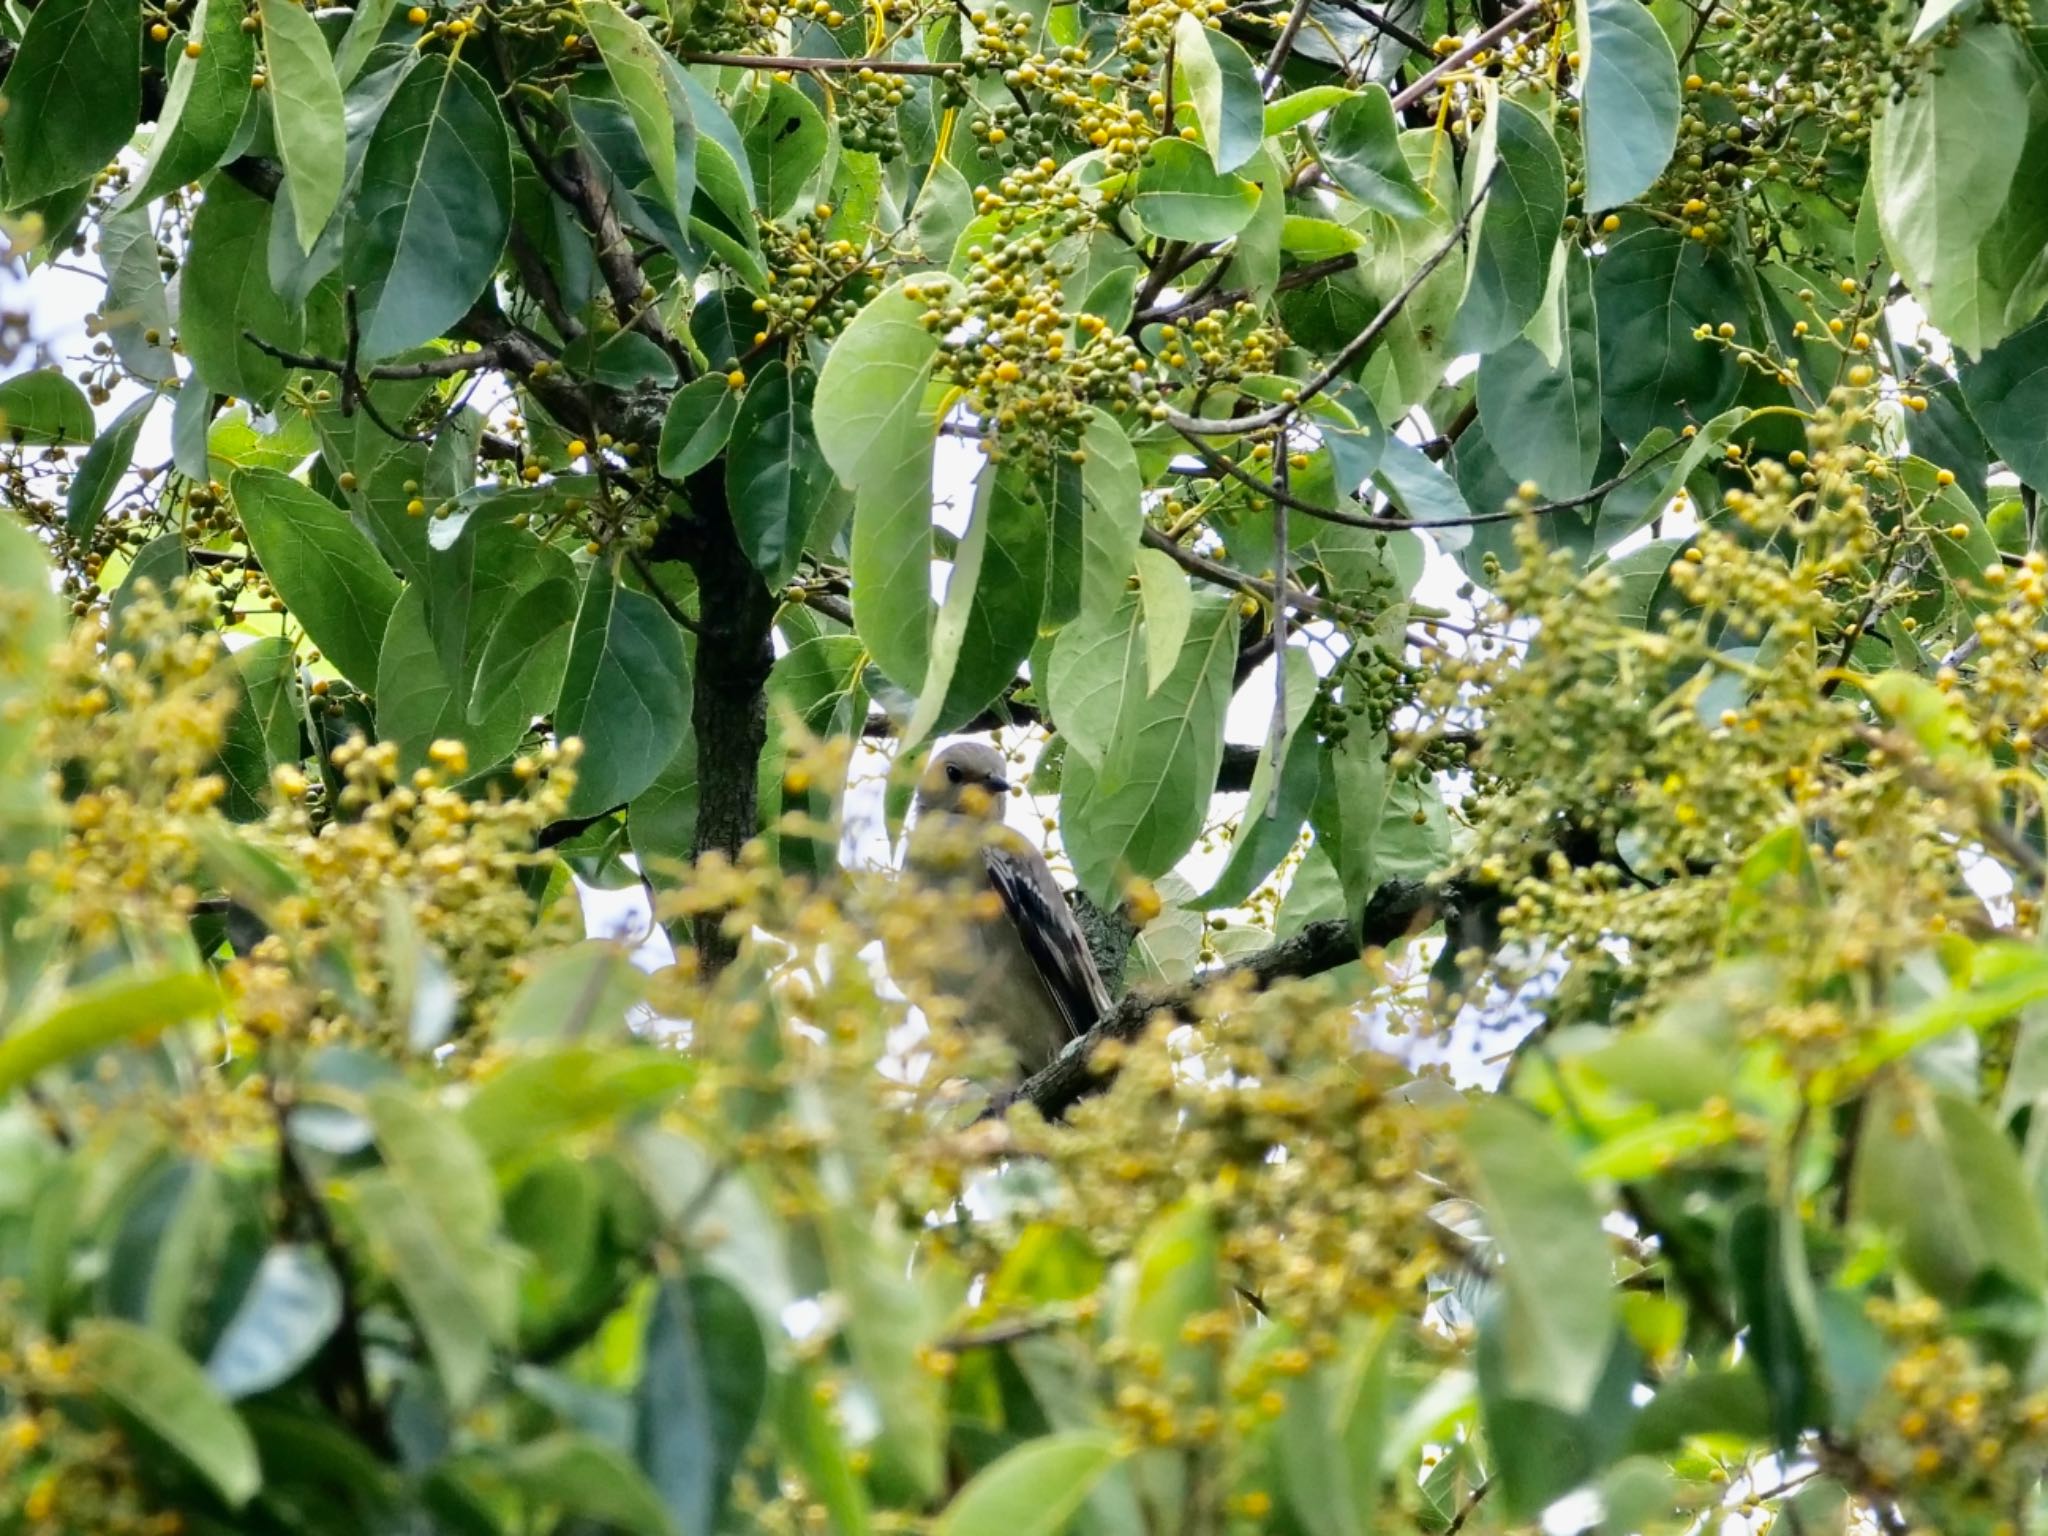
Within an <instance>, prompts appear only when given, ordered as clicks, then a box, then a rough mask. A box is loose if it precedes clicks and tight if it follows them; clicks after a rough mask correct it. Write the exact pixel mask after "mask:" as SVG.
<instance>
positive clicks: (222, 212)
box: [178, 175, 305, 410]
mask: <svg viewBox="0 0 2048 1536" xmlns="http://www.w3.org/2000/svg"><path fill="white" fill-rule="evenodd" d="M270 219H271V206H270V204H269V203H268V202H267V201H265V200H264V199H263V198H260V197H258V196H257V195H256V194H255V193H254V192H250V191H248V190H246V189H245V188H243V187H242V186H241V185H240V184H239V183H237V182H236V181H234V180H233V179H232V178H230V177H228V176H225V175H221V176H215V177H214V178H213V179H212V180H211V181H209V182H208V183H207V186H206V199H205V201H204V202H202V203H201V204H200V205H199V212H198V213H197V214H195V215H194V216H193V219H192V238H191V241H190V243H189V244H188V245H187V246H186V248H185V264H184V267H183V269H182V272H181V275H180V278H179V282H180V292H179V299H178V339H179V340H180V341H182V342H183V343H184V345H185V352H186V355H187V356H189V357H190V358H191V359H192V371H193V373H194V374H195V375H196V376H197V377H196V379H194V380H192V381H188V382H187V384H186V385H185V388H186V389H187V390H192V389H193V388H194V386H195V384H203V385H204V386H205V387H206V389H207V390H211V391H212V392H213V393H214V394H217V395H240V396H241V397H242V398H243V399H245V400H252V401H254V402H255V403H256V404H257V405H258V406H260V407H262V408H263V409H265V410H267V409H269V408H270V407H271V406H272V405H274V404H276V403H277V397H278V396H279V395H280V394H281V393H283V391H284V380H285V369H284V364H283V363H280V362H279V361H278V360H277V359H276V358H274V357H271V356H268V355H267V354H265V353H264V352H263V351H262V350H260V349H259V348H258V347H257V346H256V345H255V344H254V343H253V342H251V341H250V340H249V339H248V337H247V336H245V335H244V334H243V333H244V332H245V331H249V332H254V333H255V334H256V335H257V336H260V337H262V338H263V339H264V340H265V341H268V342H270V343H271V344H272V345H273V346H278V347H286V348H292V347H297V346H298V345H299V344H300V343H301V342H302V341H303V340H304V339H305V337H304V329H303V326H302V323H301V321H300V320H299V318H298V316H296V315H294V314H293V313H292V312H291V311H290V310H289V309H287V308H286V307H285V303H284V301H283V300H282V299H280V298H279V297H278V296H277V292H276V290H275V289H273V288H272V287H271V285H270V258H269V254H268V247H269V244H270Z"/></svg>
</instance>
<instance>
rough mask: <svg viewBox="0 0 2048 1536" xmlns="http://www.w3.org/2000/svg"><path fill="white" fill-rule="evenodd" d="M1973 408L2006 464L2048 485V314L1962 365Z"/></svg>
mask: <svg viewBox="0 0 2048 1536" xmlns="http://www.w3.org/2000/svg"><path fill="white" fill-rule="evenodd" d="M1956 372H1957V375H1958V377H1959V378H1960V379H1961V380H1962V386H1963V398H1964V399H1965V400H1967V401H1968V402H1969V405H1970V414H1971V415H1972V416H1973V417H1975V418H1976V421H1977V425H1978V426H1979V427H1981V428H1982V429H1983V431H1984V436H1985V437H1986V438H1987V439H1989V441H1990V443H1991V446H1992V447H1993V448H1994V449H1996V450H1997V451H1998V456H1999V457H2000V458H2001V459H2003V460H2004V461H2005V464H2006V467H2007V468H2008V469H2010V470H2011V471H2012V472H2013V473H2014V474H2016V475H2018V476H2019V477H2020V479H2022V480H2024V481H2025V482H2026V483H2027V484H2028V485H2031V486H2036V487H2040V486H2048V437H2044V435H2043V433H2042V431H2041V422H2042V421H2043V420H2044V419H2048V415H2044V413H2048V319H2042V320H2037V321H2035V322H2034V323H2033V324H2032V325H2030V326H2028V327H2027V328H2026V329H2025V330H2022V331H2018V332H2016V333H2015V334H2013V335H2011V336H2009V337H2007V338H2006V339H2005V340H2004V341H2002V342H2000V343H1999V344H1998V345H1997V346H1995V347H1993V348H1992V349H1991V350H1990V351H1988V352H1986V353H1985V354H1984V355H1983V356H1982V357H1980V358H1978V360H1977V361H1976V362H1974V363H1971V362H1968V361H1964V362H1962V363H1961V364H1960V365H1959V366H1958V368H1957V370H1956Z"/></svg>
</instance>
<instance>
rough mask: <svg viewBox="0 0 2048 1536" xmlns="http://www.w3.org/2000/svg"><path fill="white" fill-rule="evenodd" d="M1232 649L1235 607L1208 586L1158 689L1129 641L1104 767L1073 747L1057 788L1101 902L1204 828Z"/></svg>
mask: <svg viewBox="0 0 2048 1536" xmlns="http://www.w3.org/2000/svg"><path fill="white" fill-rule="evenodd" d="M1071 627H1072V626H1070V628H1071ZM1062 638H1064V635H1063V636H1062ZM1236 655H1237V608H1236V605H1235V604H1234V603H1232V602H1231V601H1229V600H1228V599H1227V598H1223V597H1220V596H1216V595H1212V594H1208V593H1204V594H1202V595H1200V596H1198V597H1197V598H1196V599H1195V615H1194V618H1193V620H1192V622H1191V623H1190V624H1189V627H1188V634H1187V639H1186V640H1185V641H1184V642H1183V644H1182V646H1181V654H1180V657H1179V659H1178V660H1177V661H1176V662H1175V664H1174V667H1173V671H1172V673H1171V674H1170V675H1169V676H1168V677H1167V679H1166V680H1165V682H1163V683H1162V684H1161V685H1160V687H1159V688H1157V689H1156V690H1148V689H1147V688H1146V686H1145V663H1144V661H1143V659H1142V657H1141V656H1139V655H1138V654H1137V651H1136V648H1135V647H1131V646H1127V647H1126V649H1125V657H1126V664H1125V667H1124V672H1123V677H1122V679H1121V684H1120V688H1119V694H1120V697H1119V701H1118V702H1117V704H1116V716H1115V727H1114V729H1113V731H1112V733H1111V734H1110V736H1109V739H1108V742H1107V745H1106V746H1105V747H1104V749H1103V753H1102V763H1101V766H1100V767H1099V768H1097V767H1096V766H1095V765H1094V764H1091V763H1090V762H1089V761H1088V759H1087V757H1086V756H1085V755H1083V754H1082V753H1080V752H1071V753H1069V754H1068V758H1067V763H1066V769H1065V773H1064V775H1063V778H1062V781H1061V786H1060V830H1061V837H1062V839H1063V841H1064V842H1065V844H1066V847H1067V851H1068V853H1069V854H1070V855H1071V857H1072V858H1073V861H1074V869H1075V873H1076V874H1077V875H1078V876H1079V877H1080V880H1081V884H1082V887H1083V888H1084V889H1085V890H1086V891H1087V892H1088V894H1089V895H1090V896H1092V897H1094V898H1095V899H1096V900H1097V901H1098V902H1108V901H1110V900H1113V899H1115V895H1116V892H1117V891H1118V890H1120V888H1121V886H1122V884H1123V882H1124V881H1125V880H1126V879H1127V878H1129V877H1130V876H1132V875H1140V876H1144V877H1146V878H1148V879H1149V878H1155V877H1157V876H1159V875H1163V874H1165V873H1166V872H1167V871H1168V870H1169V869H1171V868H1172V867H1173V866H1174V865H1175V864H1177V863H1178V862H1179V861H1180V858H1181V856H1182V855H1183V854H1185V853H1186V852H1187V851H1188V849H1189V848H1190V847H1192V846H1193V844H1194V841H1195V838H1196V837H1197V836H1199V835H1200V833H1201V830H1202V823H1203V820H1204V818H1205V817H1206V814H1207V810H1208V804H1209V796H1210V795H1211V793H1212V792H1213V791H1214V789H1215V787H1216V770H1217V768H1218V766H1219V765H1220V763H1221V761H1222V756H1223V716H1224V711H1225V709H1226V708H1227V707H1228V705H1229V702H1230V693H1231V668H1232V666H1233V664H1234V662H1235V659H1236Z"/></svg>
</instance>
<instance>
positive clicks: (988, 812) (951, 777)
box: [917, 741, 1010, 821]
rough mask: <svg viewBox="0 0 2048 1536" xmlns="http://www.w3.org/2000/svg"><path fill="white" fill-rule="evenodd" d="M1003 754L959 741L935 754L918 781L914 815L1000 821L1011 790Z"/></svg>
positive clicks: (1007, 765) (979, 744)
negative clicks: (1004, 798) (1007, 795)
mask: <svg viewBox="0 0 2048 1536" xmlns="http://www.w3.org/2000/svg"><path fill="white" fill-rule="evenodd" d="M1008 767H1009V764H1008V763H1007V762H1005V761H1004V760H1003V754H1002V753H1000V752H998V751H997V750H996V749H995V748H994V747H991V746H989V745H988V744H987V743H986V742H980V741H962V742H956V743H955V744H954V745H952V746H950V747H948V748H946V750H945V751H943V752H939V753H936V754H935V755H934V756H933V757H932V760H931V761H930V762H929V763H926V764H925V768H924V776H923V777H922V778H920V779H919V780H918V781H917V813H918V815H919V816H920V817H922V816H931V815H951V816H972V817H975V818H976V819H978V820H982V821H1000V820H1001V819H1002V815H1003V796H1004V795H1006V794H1008V793H1009V791H1010V780H1009V777H1008V775H1007V772H1006V770H1007V769H1008Z"/></svg>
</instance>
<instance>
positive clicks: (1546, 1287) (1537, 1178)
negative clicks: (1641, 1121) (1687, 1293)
mask: <svg viewBox="0 0 2048 1536" xmlns="http://www.w3.org/2000/svg"><path fill="white" fill-rule="evenodd" d="M1461 1139H1462V1141H1463V1143H1464V1147H1465V1152H1466V1155H1467V1156H1468V1157H1469V1158H1470V1159H1471V1164H1472V1172H1473V1177H1474V1179H1475V1180H1476V1193H1477V1195H1478V1198H1479V1200H1480V1203H1481V1204H1482V1205H1483V1206H1484V1207H1485V1209H1486V1225H1487V1231H1488V1233H1489V1234H1490V1235H1491V1236H1492V1238H1493V1241H1494V1242H1495V1243H1496V1244H1497V1245H1498V1246H1499V1249H1500V1253H1501V1260H1502V1264H1501V1272H1500V1281H1499V1283H1500V1286H1501V1289H1502V1293H1503V1294H1502V1298H1501V1301H1502V1306H1501V1312H1500V1317H1501V1328H1502V1337H1501V1341H1500V1342H1501V1347H1502V1350H1503V1382H1504V1386H1505V1392H1506V1395H1507V1396H1508V1397H1511V1398H1514V1399H1516V1400H1518V1401H1526V1402H1532V1403H1545V1404H1549V1405H1550V1406H1552V1407H1554V1408H1557V1409H1558V1410H1560V1411H1562V1412H1564V1413H1570V1414H1575V1413H1579V1412H1581V1411H1582V1410H1583V1409H1585V1407H1586V1406H1587V1404H1588V1403H1590V1402H1591V1401H1592V1398H1593V1391H1594V1388H1595V1387H1596V1386H1597V1385H1598V1384H1599V1381H1600V1376H1601V1372H1602V1370H1603V1369H1604V1368H1605V1366H1606V1364H1607V1358H1608V1354H1609V1351H1610V1349H1611V1347H1612V1345H1613V1342H1614V1339H1615V1334H1616V1314H1615V1308H1614V1292H1613V1273H1612V1270H1613V1265H1612V1261H1611V1260H1610V1258H1609V1256H1608V1244H1607V1237H1606V1234H1605V1233H1603V1232H1602V1231H1601V1229H1600V1208H1599V1207H1598V1206H1597V1205H1595V1204H1594V1202H1593V1197H1592V1195H1591V1193H1589V1192H1588V1190H1587V1189H1586V1187H1585V1186H1584V1185H1583V1184H1581V1183H1580V1182H1579V1179H1578V1175H1577V1174H1576V1173H1575V1172H1574V1171H1573V1169H1572V1160H1571V1156H1570V1154H1569V1153H1567V1152H1566V1151H1565V1149H1564V1147H1563V1146H1562V1145H1561V1144H1560V1143H1559V1142H1558V1140H1557V1138H1556V1137H1555V1136H1554V1135H1553V1134H1552V1133H1551V1131H1550V1130H1549V1128H1548V1127H1547V1126H1545V1125H1544V1124H1543V1123H1542V1122H1541V1121H1539V1120H1537V1119H1535V1118H1534V1117H1533V1116H1532V1115H1530V1114H1529V1113H1528V1111H1526V1110H1524V1109H1522V1108H1521V1107H1520V1106H1518V1105H1514V1104H1508V1103H1500V1102H1492V1101H1487V1100H1482V1101H1481V1102H1479V1103H1476V1104H1474V1105H1473V1106H1472V1108H1471V1110H1470V1113H1469V1117H1468V1119H1467V1121H1466V1123H1465V1127H1464V1131H1463V1133H1462V1137H1461Z"/></svg>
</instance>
